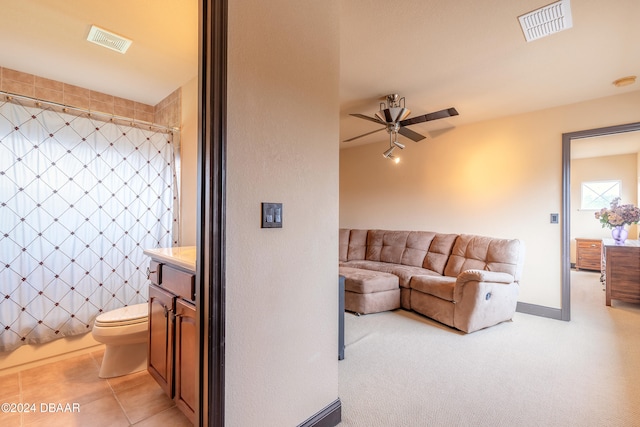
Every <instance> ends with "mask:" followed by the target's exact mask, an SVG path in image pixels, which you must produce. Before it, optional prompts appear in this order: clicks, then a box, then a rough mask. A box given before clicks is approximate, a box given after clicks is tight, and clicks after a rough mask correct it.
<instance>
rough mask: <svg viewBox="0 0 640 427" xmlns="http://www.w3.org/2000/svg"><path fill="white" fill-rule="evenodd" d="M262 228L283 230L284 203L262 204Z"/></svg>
mask: <svg viewBox="0 0 640 427" xmlns="http://www.w3.org/2000/svg"><path fill="white" fill-rule="evenodd" d="M262 228H282V203H267V202H262Z"/></svg>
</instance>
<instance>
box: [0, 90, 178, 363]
mask: <svg viewBox="0 0 640 427" xmlns="http://www.w3.org/2000/svg"><path fill="white" fill-rule="evenodd" d="M57 110H58V109H57V108H53V107H44V108H39V107H35V106H33V107H32V106H31V103H29V102H26V101H20V102H17V101H15V100H14V101H12V102H9V101H2V102H0V351H10V350H13V349H15V348H17V347H19V346H20V345H23V344H33V343H44V342H47V341H51V340H53V339H56V338H60V337H63V336H71V335H77V334H83V333H86V332H89V331H90V330H91V327H92V324H93V321H94V319H95V317H96V316H97V315H98V314H100V313H101V312H104V311H109V310H112V309H115V308H118V307H123V306H125V305H131V304H137V303H144V302H146V301H147V296H148V280H147V275H146V270H147V266H148V261H149V260H148V258H147V256H145V255H144V254H143V250H144V249H147V248H156V247H170V246H172V241H173V228H174V222H176V221H177V219H176V218H174V216H175V215H174V211H175V212H177V210H176V209H174V203H175V202H176V201H177V191H176V174H175V157H174V147H173V142H172V134H171V133H170V132H168V131H166V130H155V131H154V130H146V129H142V128H141V127H138V126H136V125H132V126H129V125H128V123H127V125H124V124H122V123H120V122H119V121H113V120H112V121H109V120H106V121H103V120H99V118H98V117H96V116H95V115H91V114H90V113H69V112H64V111H57Z"/></svg>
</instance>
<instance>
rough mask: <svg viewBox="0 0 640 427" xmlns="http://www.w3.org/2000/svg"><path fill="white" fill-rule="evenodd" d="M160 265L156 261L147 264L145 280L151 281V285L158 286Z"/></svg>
mask: <svg viewBox="0 0 640 427" xmlns="http://www.w3.org/2000/svg"><path fill="white" fill-rule="evenodd" d="M161 265H162V264H160V263H159V262H156V261H150V262H149V270H147V278H148V279H149V280H150V281H151V283H153V284H154V285H160V282H161V281H162V280H161V277H160V272H161V269H160V266H161Z"/></svg>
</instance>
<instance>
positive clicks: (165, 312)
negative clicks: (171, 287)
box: [162, 305, 173, 317]
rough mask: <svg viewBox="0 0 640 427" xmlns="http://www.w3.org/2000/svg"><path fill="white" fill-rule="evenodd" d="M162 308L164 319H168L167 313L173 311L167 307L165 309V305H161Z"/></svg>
mask: <svg viewBox="0 0 640 427" xmlns="http://www.w3.org/2000/svg"><path fill="white" fill-rule="evenodd" d="M162 308H163V309H164V317H168V316H169V313H171V312H172V311H173V310H171V309H170V308H169V307H167V306H166V305H163V306H162Z"/></svg>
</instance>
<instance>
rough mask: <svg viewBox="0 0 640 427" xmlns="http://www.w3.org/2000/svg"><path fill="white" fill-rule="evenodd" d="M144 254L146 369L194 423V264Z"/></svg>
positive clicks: (195, 378) (195, 339)
mask: <svg viewBox="0 0 640 427" xmlns="http://www.w3.org/2000/svg"><path fill="white" fill-rule="evenodd" d="M149 252H151V251H149ZM145 253H147V252H145ZM147 254H148V255H150V256H151V257H152V258H151V262H150V263H149V275H148V276H149V280H150V281H151V284H150V285H149V354H148V371H149V373H150V374H151V376H152V377H153V378H154V379H155V380H156V382H157V383H158V384H160V386H161V387H162V389H163V390H164V391H165V393H167V395H168V396H170V397H171V398H172V399H174V401H175V402H176V406H177V407H178V408H179V409H180V410H181V411H182V412H183V413H184V414H185V415H186V416H187V417H188V418H189V419H190V420H191V422H194V420H195V411H194V409H195V404H196V400H197V399H196V398H197V396H196V390H197V375H198V374H197V350H198V348H197V342H198V341H197V340H198V337H197V333H196V306H195V267H194V268H193V270H190V269H189V268H185V266H184V265H179V264H178V265H176V264H171V261H172V260H171V259H166V258H162V257H156V256H154V255H153V254H149V253H147ZM187 267H188V266H187Z"/></svg>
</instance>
